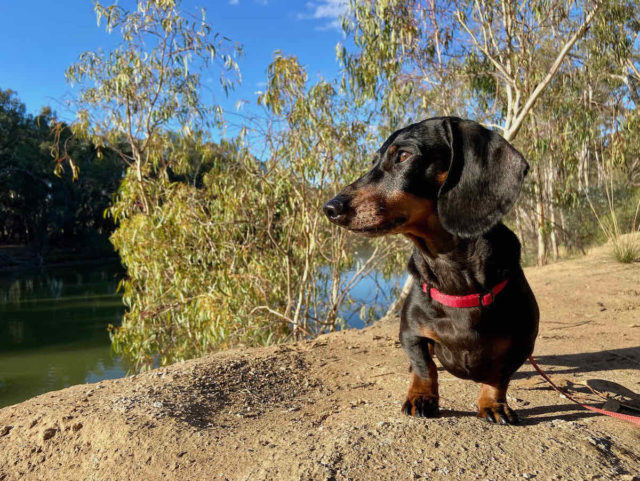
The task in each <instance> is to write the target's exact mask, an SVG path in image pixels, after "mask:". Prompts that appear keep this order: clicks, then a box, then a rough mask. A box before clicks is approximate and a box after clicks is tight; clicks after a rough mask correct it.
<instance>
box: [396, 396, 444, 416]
mask: <svg viewBox="0 0 640 481" xmlns="http://www.w3.org/2000/svg"><path fill="white" fill-rule="evenodd" d="M402 412H403V413H405V414H406V415H407V416H416V417H419V418H436V417H438V415H439V414H440V409H439V408H438V398H437V397H434V396H426V395H421V394H419V395H416V396H408V397H407V399H406V401H405V402H404V404H403V405H402Z"/></svg>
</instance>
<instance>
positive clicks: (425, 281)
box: [323, 117, 539, 424]
mask: <svg viewBox="0 0 640 481" xmlns="http://www.w3.org/2000/svg"><path fill="white" fill-rule="evenodd" d="M528 170H529V165H528V163H527V162H526V160H525V159H524V158H523V156H522V155H521V154H520V152H518V151H517V150H516V149H515V148H514V147H513V146H512V145H511V144H509V142H507V141H506V140H505V139H504V138H502V137H501V136H500V135H499V134H497V133H495V132H493V131H491V130H488V129H486V128H485V127H483V126H482V125H480V124H478V123H477V122H474V121H471V120H464V119H460V118H457V117H435V118H430V119H427V120H424V121H422V122H419V123H415V124H412V125H409V126H407V127H405V128H403V129H400V130H397V131H396V132H394V133H393V134H392V135H391V136H390V137H389V138H388V139H387V140H386V141H385V142H384V144H383V145H382V147H381V148H380V149H379V150H378V151H377V153H376V154H375V158H374V160H373V167H372V168H371V170H369V172H367V173H366V174H365V175H363V176H362V177H360V178H359V179H358V180H356V181H355V182H354V183H352V184H350V185H348V186H347V187H345V188H344V189H343V190H342V191H341V192H340V193H339V194H338V195H337V196H336V197H334V198H333V199H331V200H330V201H329V202H327V203H326V204H325V205H324V207H323V210H324V213H325V214H326V216H327V217H328V218H329V220H330V221H331V222H333V223H334V224H337V225H339V226H341V227H344V228H346V229H348V230H350V231H353V232H356V233H360V234H363V235H365V236H371V237H373V236H382V235H387V234H402V235H404V236H406V237H407V238H408V239H410V240H411V241H412V243H413V245H414V249H413V252H412V254H411V257H410V259H409V265H408V270H409V273H410V275H411V276H413V279H414V282H413V286H412V288H411V291H410V293H409V295H408V297H407V299H406V301H405V303H404V306H403V307H402V311H401V320H400V342H401V344H402V347H403V349H404V351H405V352H406V354H407V355H408V357H409V361H410V364H411V368H410V369H411V382H410V387H409V392H408V394H407V397H406V400H405V401H404V404H403V406H402V411H403V412H404V413H405V414H408V415H411V416H419V417H437V416H438V414H439V407H438V401H439V397H438V371H437V368H436V365H435V363H434V361H433V356H434V355H435V356H436V357H437V358H438V360H439V361H440V363H441V364H442V366H443V367H444V368H445V369H446V370H447V371H449V372H450V373H451V374H453V375H454V376H457V377H459V378H462V379H470V380H472V381H475V382H477V383H480V384H481V388H480V395H479V398H478V417H480V418H485V419H486V420H488V421H489V422H493V423H500V424H516V423H518V416H517V414H516V413H515V411H514V410H513V409H511V408H510V407H509V405H508V403H507V388H508V386H509V381H510V379H511V377H512V376H513V374H514V373H515V372H516V371H517V370H518V368H519V367H520V366H521V365H522V364H523V363H524V361H525V360H526V359H527V358H528V357H529V356H530V355H531V353H532V352H533V347H534V343H535V339H536V336H537V334H538V319H539V310H538V305H537V303H536V300H535V297H534V295H533V292H532V291H531V288H530V287H529V284H528V283H527V280H526V278H525V276H524V272H523V271H522V268H521V266H520V242H519V241H518V238H517V237H516V235H515V234H514V233H513V232H512V231H511V230H509V229H508V228H507V227H506V226H505V225H504V224H503V223H502V222H501V219H502V218H503V216H504V215H506V214H507V212H509V210H510V209H511V208H512V207H513V205H514V203H515V201H516V199H517V197H518V195H519V193H520V190H521V187H522V183H523V181H524V178H525V176H526V174H527V172H528Z"/></svg>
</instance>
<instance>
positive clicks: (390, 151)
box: [387, 145, 398, 155]
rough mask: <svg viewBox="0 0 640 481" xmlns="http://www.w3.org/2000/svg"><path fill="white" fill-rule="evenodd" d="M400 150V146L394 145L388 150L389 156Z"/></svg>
mask: <svg viewBox="0 0 640 481" xmlns="http://www.w3.org/2000/svg"><path fill="white" fill-rule="evenodd" d="M396 150H398V146H397V145H392V146H391V147H389V148H388V149H387V154H388V155H393V153H394V152H395V151H396Z"/></svg>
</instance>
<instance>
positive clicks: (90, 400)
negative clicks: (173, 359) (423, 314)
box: [0, 248, 640, 481]
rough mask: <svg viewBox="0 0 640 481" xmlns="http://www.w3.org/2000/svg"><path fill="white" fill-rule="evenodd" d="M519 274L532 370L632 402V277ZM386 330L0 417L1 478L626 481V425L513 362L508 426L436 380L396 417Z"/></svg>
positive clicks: (639, 284) (604, 272)
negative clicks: (528, 291)
mask: <svg viewBox="0 0 640 481" xmlns="http://www.w3.org/2000/svg"><path fill="white" fill-rule="evenodd" d="M527 276H528V278H529V279H530V281H531V284H532V287H533V289H534V292H535V293H536V295H537V297H538V300H539V303H540V306H541V312H542V323H541V333H540V336H539V338H538V343H537V347H536V357H537V359H538V361H539V363H540V364H541V366H542V367H543V368H545V369H546V370H547V371H549V372H551V373H552V376H553V377H554V379H556V380H557V381H560V383H561V384H566V381H563V379H565V378H570V379H571V380H572V381H574V382H585V381H589V382H590V383H593V382H594V381H595V380H598V379H601V380H609V381H613V382H615V383H619V384H620V385H622V386H624V387H626V388H627V389H629V390H630V391H632V392H633V393H640V347H639V346H640V266H638V264H635V265H622V264H617V263H615V262H613V261H612V260H610V259H609V257H608V256H607V253H606V250H604V249H602V248H601V249H598V250H596V251H595V252H594V253H592V254H590V255H589V256H588V257H585V258H582V259H578V260H573V261H566V262H561V263H558V264H554V265H551V266H547V267H544V268H535V269H529V270H528V271H527ZM397 330H398V326H397V321H396V322H388V323H379V324H377V325H375V326H373V327H370V328H368V329H365V330H362V331H354V330H351V331H345V332H341V333H336V334H331V335H327V336H323V337H321V338H319V339H317V340H315V341H313V342H302V343H298V344H296V345H289V346H279V347H273V348H267V349H252V350H246V351H232V352H225V353H220V354H216V355H212V356H208V357H205V358H202V359H197V360H194V361H189V362H184V363H180V364H177V365H174V366H171V367H168V368H162V369H157V370H155V371H152V372H149V373H146V374H143V375H138V376H134V377H131V378H126V379H119V380H115V381H104V382H101V383H98V384H93V385H81V386H74V387H71V388H69V389H65V390H62V391H57V392H53V393H48V394H45V395H42V396H39V397H37V398H34V399H31V400H29V401H26V402H24V403H21V404H18V405H15V406H10V407H7V408H4V409H1V410H0V481H5V480H7V481H8V480H18V479H21V480H22V479H26V480H47V479H51V480H129V479H137V480H140V481H143V480H145V481H146V480H155V479H181V480H182V479H184V480H200V479H203V480H204V479H207V480H213V479H215V480H218V479H220V480H223V479H228V480H251V481H257V480H298V479H300V480H349V479H351V480H370V479H371V480H376V481H380V480H407V479H409V480H411V479H447V480H450V479H483V480H486V479H493V480H502V479H504V480H507V479H508V480H511V479H544V480H547V479H558V480H559V479H563V480H578V479H627V480H634V479H638V480H640V429H639V428H637V427H634V426H632V425H630V424H626V423H623V422H621V421H616V420H613V419H610V418H605V417H602V416H597V415H593V414H592V413H590V412H587V411H585V410H583V409H581V408H579V407H576V406H575V405H573V404H572V403H570V402H569V401H567V400H566V399H562V398H561V397H559V396H558V395H557V394H556V393H554V392H553V391H551V390H550V389H549V388H548V387H547V386H546V385H545V384H544V382H543V381H542V379H541V378H540V377H539V376H537V375H534V373H533V371H532V368H531V366H529V365H528V364H527V365H525V366H523V367H522V368H521V369H520V371H519V372H518V374H517V375H516V378H515V380H514V382H513V384H512V388H511V389H510V403H511V405H512V407H514V408H516V409H517V410H518V412H519V414H520V417H521V419H522V420H523V423H522V425H521V426H515V427H511V426H495V425H489V424H487V423H486V422H484V421H481V420H479V419H477V418H476V417H475V400H476V397H477V392H478V386H477V385H475V384H474V383H472V382H469V381H461V380H458V379H456V378H454V377H452V376H450V375H449V374H447V373H446V372H444V371H441V377H440V379H441V382H440V386H441V398H442V401H441V409H442V415H441V417H440V418H438V419H428V420H425V419H413V418H409V417H406V416H403V415H401V414H400V405H401V402H402V401H403V398H404V395H405V393H406V389H407V386H408V378H409V376H408V374H407V367H408V363H407V360H406V359H405V356H404V354H403V352H402V350H401V348H400V346H399V343H398V342H396V339H397ZM629 395H631V393H629Z"/></svg>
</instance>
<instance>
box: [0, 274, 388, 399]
mask: <svg viewBox="0 0 640 481" xmlns="http://www.w3.org/2000/svg"><path fill="white" fill-rule="evenodd" d="M349 274H350V273H347V274H346V275H349ZM122 275H123V271H122V269H121V267H120V265H119V263H118V262H110V263H98V264H88V265H73V266H67V267H54V268H49V269H47V270H46V272H44V273H43V272H40V273H38V272H19V273H12V274H3V275H2V276H0V407H2V406H7V405H10V404H14V403H18V402H21V401H24V400H25V399H28V398H30V397H33V396H37V395H38V394H42V393H45V392H48V391H53V390H57V389H62V388H64V387H68V386H71V385H74V384H82V383H91V382H97V381H101V380H103V379H114V378H118V377H123V376H125V375H126V372H127V367H126V366H125V365H124V363H123V362H122V361H121V360H120V359H119V358H118V357H116V356H114V355H113V354H112V352H111V346H110V340H109V334H108V331H107V326H108V325H109V324H113V325H119V324H120V320H121V318H122V314H123V312H124V306H123V305H122V300H121V298H120V296H119V295H118V294H116V287H117V285H118V282H119V279H120V278H121V277H122ZM397 282H398V279H397V278H396V279H392V280H391V281H385V280H384V279H382V277H381V276H380V275H377V274H376V275H374V276H372V277H370V278H365V279H363V280H362V281H360V282H359V283H358V284H357V285H356V286H355V287H354V288H353V289H352V296H353V297H354V299H356V300H357V302H356V303H355V304H354V305H352V307H351V308H350V309H348V310H345V311H343V312H341V313H340V314H341V315H342V316H343V317H344V318H346V319H347V322H348V325H349V326H350V327H356V328H361V327H363V326H364V322H363V320H362V319H360V312H359V308H358V307H359V306H360V305H362V304H365V305H370V304H371V303H372V302H373V301H374V299H373V297H374V295H375V294H374V293H375V292H376V291H381V295H382V296H384V295H388V293H389V289H390V287H391V286H392V285H395V283H397ZM378 302H381V303H382V304H385V303H386V302H385V301H384V299H382V300H381V299H380V298H378Z"/></svg>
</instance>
